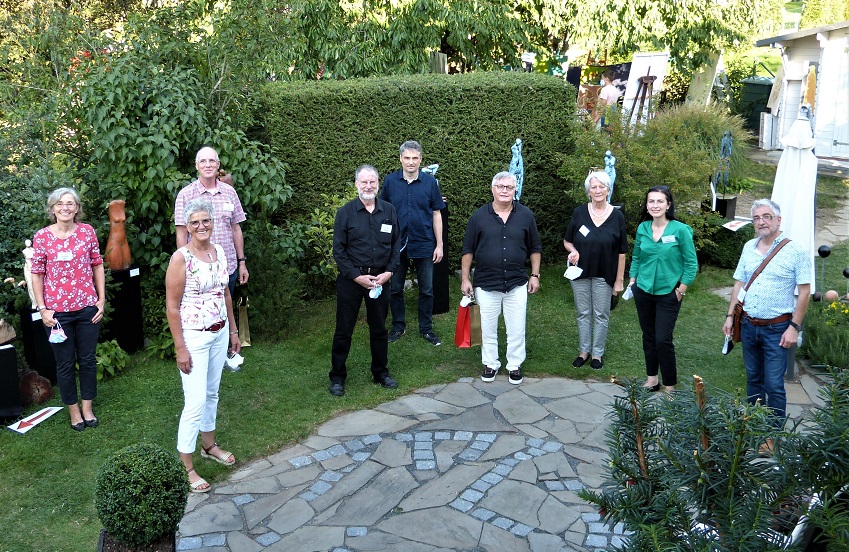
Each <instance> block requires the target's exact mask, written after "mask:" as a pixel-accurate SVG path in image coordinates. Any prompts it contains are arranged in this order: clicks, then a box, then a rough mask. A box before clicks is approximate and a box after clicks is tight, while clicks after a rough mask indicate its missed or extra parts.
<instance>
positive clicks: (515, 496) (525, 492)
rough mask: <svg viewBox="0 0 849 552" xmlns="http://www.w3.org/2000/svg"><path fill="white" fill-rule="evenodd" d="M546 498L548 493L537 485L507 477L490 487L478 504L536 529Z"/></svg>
mask: <svg viewBox="0 0 849 552" xmlns="http://www.w3.org/2000/svg"><path fill="white" fill-rule="evenodd" d="M546 498H548V493H547V492H546V491H543V490H542V489H540V488H539V487H537V486H536V485H533V484H531V483H526V482H524V481H514V480H512V479H505V480H504V481H502V482H501V483H499V484H498V485H495V486H493V487H492V488H491V489H489V491H487V494H486V496H484V497H483V498H482V499H481V501H480V502H479V503H478V505H479V506H481V507H482V508H486V509H487V510H492V511H493V512H496V513H498V514H501V515H502V516H504V517H506V518H510V519H515V520H516V521H518V522H521V523H524V524H525V525H527V526H529V527H533V528H534V529H536V528H538V527H539V515H538V512H539V509H540V507H542V505H543V503H544V502H545V499H546Z"/></svg>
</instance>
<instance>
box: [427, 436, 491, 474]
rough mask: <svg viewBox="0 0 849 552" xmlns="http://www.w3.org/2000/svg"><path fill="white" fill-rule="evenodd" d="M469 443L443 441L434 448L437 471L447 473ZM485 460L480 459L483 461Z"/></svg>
mask: <svg viewBox="0 0 849 552" xmlns="http://www.w3.org/2000/svg"><path fill="white" fill-rule="evenodd" d="M467 446H468V443H466V442H465V441H442V442H441V443H439V444H438V445H436V446H435V447H434V448H433V453H434V455H435V456H436V469H437V470H439V471H440V472H445V471H447V470H448V469H450V468H451V466H453V465H454V457H455V456H457V455H458V454H460V453H461V452H463V451H464V450H465V449H466V447H467ZM483 460H484V458H478V461H483Z"/></svg>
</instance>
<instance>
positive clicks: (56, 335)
mask: <svg viewBox="0 0 849 552" xmlns="http://www.w3.org/2000/svg"><path fill="white" fill-rule="evenodd" d="M66 339H68V336H67V335H65V330H63V329H62V325H61V324H59V322H58V321H57V322H56V325H55V326H54V327H53V329H52V330H50V337H49V338H48V339H47V340H48V341H49V342H50V343H62V342H63V341H65V340H66Z"/></svg>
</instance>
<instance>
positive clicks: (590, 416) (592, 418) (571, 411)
mask: <svg viewBox="0 0 849 552" xmlns="http://www.w3.org/2000/svg"><path fill="white" fill-rule="evenodd" d="M599 395H602V394H601V393H599ZM603 396H604V397H605V399H606V400H607V401H608V402H609V401H610V398H609V397H607V396H606V395H603ZM545 407H546V408H547V409H548V410H550V411H551V413H552V414H554V415H555V416H559V417H560V418H563V419H566V420H580V421H581V422H583V423H593V424H600V423H601V422H602V421H604V417H605V416H606V415H607V413H608V412H609V411H610V410H609V408H607V407H606V406H599V405H598V404H595V403H592V402H588V401H586V400H584V396H580V397H568V398H566V399H560V400H558V401H552V402H550V403H546V405H545Z"/></svg>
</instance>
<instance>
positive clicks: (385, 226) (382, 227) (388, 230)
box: [380, 224, 392, 234]
mask: <svg viewBox="0 0 849 552" xmlns="http://www.w3.org/2000/svg"><path fill="white" fill-rule="evenodd" d="M380 231H381V232H385V233H387V234H391V233H392V225H391V224H381V225H380Z"/></svg>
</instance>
